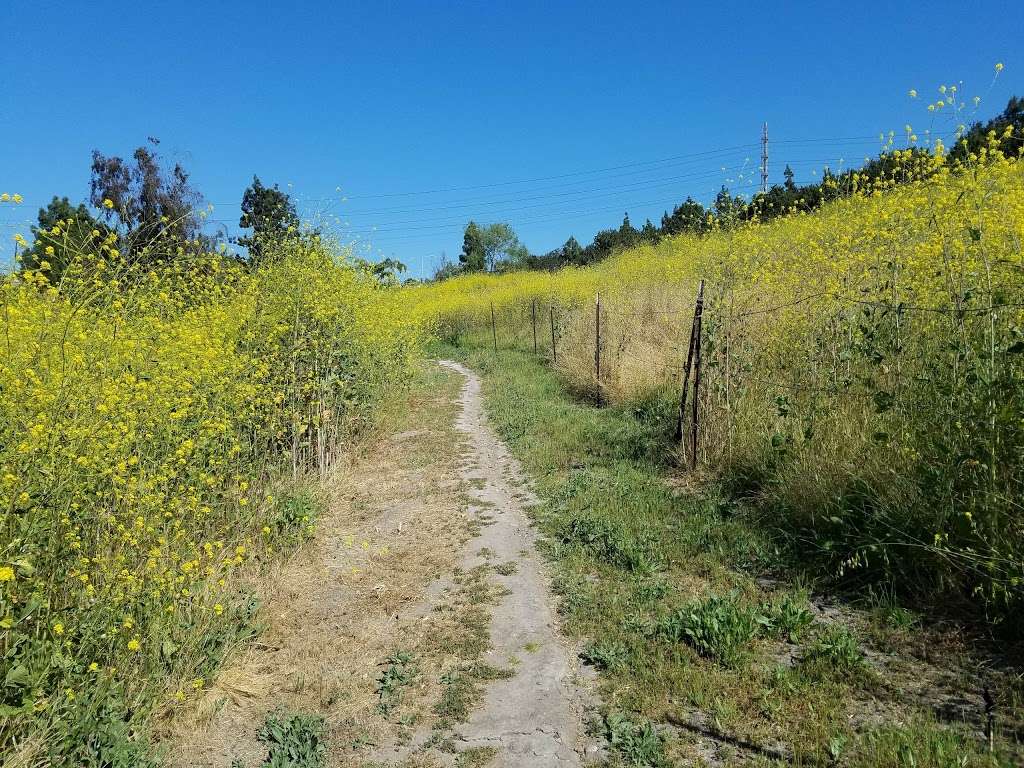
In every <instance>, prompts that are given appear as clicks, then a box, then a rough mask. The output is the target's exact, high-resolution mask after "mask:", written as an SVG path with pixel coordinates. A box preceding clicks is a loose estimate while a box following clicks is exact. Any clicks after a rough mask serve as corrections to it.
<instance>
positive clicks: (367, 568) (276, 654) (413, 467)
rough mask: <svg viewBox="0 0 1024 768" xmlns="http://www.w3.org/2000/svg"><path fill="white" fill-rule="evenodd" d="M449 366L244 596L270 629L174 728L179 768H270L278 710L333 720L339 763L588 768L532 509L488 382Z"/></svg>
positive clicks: (407, 767) (571, 659) (342, 473)
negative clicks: (487, 412) (272, 716)
mask: <svg viewBox="0 0 1024 768" xmlns="http://www.w3.org/2000/svg"><path fill="white" fill-rule="evenodd" d="M441 365H442V368H434V369H433V370H432V371H431V372H429V373H428V374H427V376H428V380H427V381H426V382H425V384H424V385H423V386H422V387H419V388H417V390H416V391H415V392H413V393H412V395H411V396H410V400H409V402H408V403H407V405H406V408H404V409H403V412H404V415H403V416H402V418H401V419H400V420H399V422H398V423H397V424H396V425H395V430H394V434H392V435H391V436H383V437H382V439H381V440H380V441H379V442H376V443H375V444H374V445H372V446H370V447H368V448H366V449H364V450H363V451H362V452H360V453H359V454H357V455H354V456H352V457H351V458H350V459H349V460H347V461H346V463H345V464H344V465H343V466H339V467H337V468H336V469H335V470H334V472H333V474H332V477H331V478H330V479H329V481H328V483H327V487H326V489H325V492H326V493H327V494H328V499H327V501H328V504H327V509H326V510H325V513H324V515H323V517H322V519H321V520H320V521H319V523H318V525H317V532H316V535H315V537H314V539H313V540H312V541H310V542H308V543H307V544H306V545H304V546H303V547H302V548H301V549H300V550H299V551H298V552H296V553H295V555H294V556H293V557H291V558H290V559H288V560H286V561H284V562H283V563H280V564H279V565H278V566H276V567H275V568H273V569H272V570H271V572H269V573H265V574H263V575H262V576H258V577H256V579H255V581H254V583H253V584H252V585H250V586H251V588H252V589H253V590H254V591H255V593H256V594H257V595H259V597H260V599H261V601H262V603H263V606H264V607H263V609H261V611H260V617H261V621H262V622H263V623H264V624H266V625H267V629H266V631H265V632H264V633H263V634H262V635H261V636H260V637H259V638H258V639H257V640H256V641H255V642H254V643H252V644H251V646H249V647H248V648H247V649H245V650H243V651H242V652H240V653H239V654H237V655H235V656H234V657H233V658H232V660H231V661H230V662H229V663H228V665H227V666H226V667H225V668H224V669H222V670H221V672H220V673H219V674H218V676H217V678H216V680H215V681H213V683H212V685H211V686H210V687H209V688H208V689H207V690H206V691H205V692H204V694H203V695H202V697H200V698H199V699H198V700H197V701H195V702H193V703H191V704H190V705H189V706H186V707H183V708H182V709H181V710H180V711H177V712H175V713H172V714H173V717H170V718H169V719H168V720H167V721H166V722H165V723H164V724H163V726H162V730H163V732H164V742H165V745H166V747H167V749H168V752H167V763H168V764H169V765H170V766H180V767H181V768H185V766H190V767H196V766H200V767H203V768H231V767H232V766H244V768H259V766H261V765H262V764H263V762H264V760H265V759H266V756H267V751H268V747H267V744H266V743H265V742H263V741H261V740H260V738H259V737H258V733H259V730H260V727H261V726H262V724H263V721H264V718H265V717H266V716H267V715H268V713H271V712H274V711H275V710H279V709H280V710H283V711H285V712H302V713H312V714H318V715H322V716H323V718H324V721H325V724H326V726H327V729H328V739H327V743H328V754H327V763H328V765H329V766H330V767H331V768H350V767H351V768H355V767H356V766H360V767H363V768H365V767H366V766H380V765H386V766H394V767H395V768H399V767H401V768H413V767H415V768H426V767H428V766H431V767H434V768H440V767H442V766H453V765H459V766H462V765H473V766H484V765H487V766H491V767H492V768H504V767H508V768H513V767H514V768H527V766H529V767H530V768H544V767H545V766H579V765H581V762H582V761H581V757H580V756H581V755H582V754H584V742H583V727H582V724H581V723H582V720H583V712H584V709H585V705H586V701H587V700H586V699H585V698H584V695H583V693H582V691H583V690H584V688H580V687H577V686H576V685H575V680H576V677H575V672H576V668H575V659H576V656H575V654H574V653H573V652H571V651H570V650H569V649H568V648H567V647H566V645H565V643H564V640H563V639H562V638H561V636H560V635H559V632H558V627H557V623H556V614H555V610H554V607H553V605H552V600H551V597H550V595H549V594H548V591H547V579H546V577H545V575H544V569H543V563H542V562H541V561H540V558H539V557H538V555H537V553H536V550H535V547H534V544H535V539H536V534H535V532H534V531H533V529H532V528H531V527H530V523H529V521H528V519H527V515H526V509H527V508H528V506H529V505H530V504H531V503H533V502H534V500H533V497H532V495H531V494H530V493H529V491H528V490H527V489H526V487H525V484H524V481H523V478H522V475H521V471H520V469H519V467H518V464H517V462H516V461H515V460H514V459H513V458H512V457H511V456H510V455H509V454H508V452H507V450H506V449H505V447H504V445H503V444H502V443H501V442H500V441H499V440H498V438H497V437H496V435H495V434H494V432H493V431H492V430H491V429H490V428H489V427H488V426H487V425H486V423H485V418H484V415H483V408H482V404H481V400H480V381H479V379H478V378H477V377H476V376H475V375H474V374H472V373H471V372H469V371H467V370H466V369H465V368H463V367H462V366H460V365H458V364H456V363H451V362H443V363H442V364H441ZM398 654H405V656H404V657H403V658H408V659H411V661H409V663H408V667H407V668H406V667H403V668H401V669H397V668H394V667H393V662H394V660H395V659H396V657H397V655H398ZM389 664H392V669H391V671H392V672H395V673H396V675H397V676H392V683H393V684H394V685H393V689H394V690H390V689H389V692H387V693H385V692H383V691H382V683H381V681H382V680H383V679H384V678H385V677H387V672H386V670H388V667H389ZM406 670H411V672H410V674H408V675H405V671H406ZM399 672H401V675H398V673H399ZM399 677H400V678H401V679H399ZM453 681H456V683H458V684H453ZM459 681H461V682H459ZM460 685H461V687H460ZM460 697H461V698H460ZM385 705H386V706H385Z"/></svg>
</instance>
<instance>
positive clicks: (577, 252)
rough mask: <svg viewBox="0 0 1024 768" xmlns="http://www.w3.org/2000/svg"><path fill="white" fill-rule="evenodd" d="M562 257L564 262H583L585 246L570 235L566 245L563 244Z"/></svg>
mask: <svg viewBox="0 0 1024 768" xmlns="http://www.w3.org/2000/svg"><path fill="white" fill-rule="evenodd" d="M561 258H562V262H563V263H564V264H582V263H583V246H581V245H580V244H579V241H578V240H577V239H576V238H575V237H573V236H572V235H570V236H569V239H568V240H566V241H565V245H563V246H562V253H561Z"/></svg>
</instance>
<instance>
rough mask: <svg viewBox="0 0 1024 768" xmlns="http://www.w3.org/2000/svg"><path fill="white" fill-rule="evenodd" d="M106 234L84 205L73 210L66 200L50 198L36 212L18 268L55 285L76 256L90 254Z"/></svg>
mask: <svg viewBox="0 0 1024 768" xmlns="http://www.w3.org/2000/svg"><path fill="white" fill-rule="evenodd" d="M93 233H95V234H93ZM108 234H110V229H109V228H108V227H107V225H106V224H104V223H103V222H101V221H100V220H98V219H97V218H95V217H94V216H93V215H92V213H90V212H89V209H88V208H86V207H85V204H84V203H79V204H78V205H77V206H74V205H72V204H71V202H70V201H69V200H68V199H67V198H66V197H54V198H53V200H51V201H50V204H49V205H47V206H46V208H40V209H39V215H38V217H37V223H36V224H33V225H32V237H33V242H32V246H31V247H30V248H29V249H28V250H26V251H24V252H23V253H22V255H21V263H22V266H23V267H24V268H25V269H39V270H42V271H44V272H45V273H46V275H47V277H48V278H49V280H50V283H51V284H57V283H59V282H60V279H61V277H62V276H63V274H64V270H65V269H66V268H67V266H68V264H69V263H71V260H72V259H73V258H74V257H75V255H76V254H85V253H89V252H93V251H94V250H95V249H96V248H97V247H98V245H99V243H100V242H102V240H103V239H104V238H105V237H107V235H108Z"/></svg>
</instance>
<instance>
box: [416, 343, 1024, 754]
mask: <svg viewBox="0 0 1024 768" xmlns="http://www.w3.org/2000/svg"><path fill="white" fill-rule="evenodd" d="M436 352H437V354H438V356H442V357H449V358H455V359H460V360H463V361H464V362H466V363H468V364H469V365H470V366H471V367H472V368H473V369H474V370H475V371H477V372H479V373H480V374H481V375H482V378H483V393H484V397H485V404H486V408H487V412H488V416H489V419H490V420H491V423H492V425H493V426H494V428H495V429H496V430H497V431H498V433H499V434H500V435H501V437H502V438H503V439H504V440H505V441H506V442H507V444H508V445H509V447H510V449H511V451H512V452H513V453H514V454H515V455H516V456H517V458H518V459H519V460H520V461H521V462H522V464H523V467H524V469H525V470H526V471H527V473H528V474H529V475H530V476H531V478H532V479H533V481H534V483H535V486H536V490H537V492H538V494H539V496H540V498H541V500H542V505H541V506H540V507H539V508H537V510H536V512H535V514H536V517H537V520H538V522H539V525H540V528H541V530H542V532H543V534H544V537H543V542H542V547H543V548H544V551H545V553H546V554H547V555H548V556H549V557H550V558H551V560H552V561H553V562H554V566H555V567H554V569H553V573H554V583H555V589H556V591H557V593H558V595H559V598H560V611H561V613H562V624H563V628H564V630H565V631H566V632H567V633H568V634H569V635H570V636H572V637H574V638H577V639H579V640H581V641H582V646H583V647H584V649H585V650H584V652H583V654H582V657H583V659H584V661H585V662H587V663H590V664H592V665H593V666H595V667H597V668H598V669H599V670H601V677H600V680H601V693H602V694H603V700H604V701H606V702H614V705H615V708H614V710H609V711H607V712H606V713H605V723H604V731H605V735H606V736H607V737H608V738H609V740H610V742H611V746H612V748H611V750H610V760H611V764H614V765H636V766H645V765H646V766H659V765H662V764H675V763H678V762H682V761H684V760H688V759H691V758H693V757H694V755H699V754H700V749H699V746H700V744H704V745H706V744H707V743H708V740H709V739H710V740H712V742H713V743H714V744H716V745H717V747H716V749H718V750H719V751H718V755H719V756H720V757H722V758H723V759H725V762H726V764H729V763H730V762H731V761H733V760H735V761H737V762H742V760H744V759H749V758H756V762H757V763H758V764H764V765H784V764H785V765H789V764H793V765H831V764H835V761H836V760H838V759H840V758H839V757H837V756H838V755H841V756H842V757H841V759H842V764H844V765H850V766H865V767H866V766H869V765H874V764H875V763H873V762H871V761H872V760H874V759H875V758H876V756H877V753H878V750H880V749H882V748H883V747H882V746H880V745H883V744H889V743H895V742H896V741H898V740H899V739H903V740H907V741H908V742H909V744H910V746H909V747H906V746H904V747H900V749H903V751H904V752H906V753H907V754H911V755H914V756H915V757H914V759H917V757H916V756H917V755H921V756H923V757H924V758H925V759H926V760H928V759H931V758H930V757H927V756H930V755H935V754H946V753H948V751H949V749H948V746H943V745H948V744H952V743H956V744H958V745H960V748H961V750H962V751H961V754H962V755H963V758H964V761H965V762H964V763H963V764H964V765H983V766H990V765H1001V764H1006V765H1009V764H1012V763H1013V759H1012V758H1006V759H1004V760H1003V761H1002V762H1000V760H999V758H998V757H995V756H993V757H990V756H988V755H987V754H985V750H984V745H983V744H982V743H981V741H980V739H979V738H977V736H975V735H964V734H963V733H961V731H960V730H959V729H957V728H955V727H952V728H951V727H946V726H942V727H940V726H939V725H937V724H931V725H929V726H928V727H923V726H922V727H919V728H918V727H915V728H909V729H903V730H898V729H897V730H893V728H895V726H894V725H893V726H890V725H887V724H883V726H881V727H870V726H868V725H866V724H862V725H856V723H858V722H862V723H867V722H870V719H869V718H861V717H860V716H859V715H860V713H859V711H858V709H857V707H858V705H857V702H863V701H872V700H874V699H879V700H880V701H881V703H880V704H879V707H880V708H881V710H882V711H883V712H886V713H889V712H891V713H897V712H898V713H899V716H900V717H904V718H905V717H908V716H913V718H915V720H914V722H920V723H931V722H932V721H931V720H930V717H931V716H930V714H929V713H928V712H927V711H921V712H917V710H916V709H914V707H913V706H912V705H910V704H908V703H906V702H903V701H901V700H900V699H899V691H898V690H895V689H893V688H892V687H891V686H889V687H887V686H886V684H885V681H880V680H879V679H878V676H877V675H876V674H873V673H872V672H871V670H870V667H869V665H868V663H867V661H866V660H865V655H864V653H863V651H862V649H861V643H862V641H863V640H864V638H861V637H859V635H860V633H861V632H864V631H866V630H865V628H864V627H863V626H861V625H859V624H858V625H857V626H852V627H850V628H846V627H837V628H830V625H825V624H823V623H821V622H817V621H815V619H814V615H813V613H812V611H811V608H810V605H809V603H808V599H807V596H806V591H805V590H804V587H805V585H808V583H809V582H808V579H807V575H806V574H805V573H800V572H798V571H796V570H794V569H793V567H792V566H793V560H792V558H793V555H794V553H799V548H798V547H795V546H793V542H792V541H790V540H787V538H786V534H785V533H784V532H780V531H778V530H777V529H773V528H772V527H770V526H769V525H768V524H767V523H766V522H765V521H764V520H762V519H761V518H760V517H759V516H758V515H757V513H756V510H754V509H752V508H750V507H747V506H745V505H741V504H737V503H734V502H733V501H732V500H731V499H729V498H728V497H726V496H725V494H724V492H722V491H718V490H716V489H714V488H704V489H702V490H700V491H699V492H698V491H694V490H689V491H680V490H679V489H678V488H677V487H675V486H674V484H673V483H670V482H668V480H669V478H670V476H671V475H672V474H673V473H675V474H678V471H677V470H676V469H675V468H674V467H673V466H672V457H673V455H674V451H673V450H672V449H673V446H672V445H671V442H670V439H671V429H670V428H668V426H667V424H666V419H670V417H671V414H670V413H668V412H667V410H666V409H664V408H659V407H656V406H655V405H651V404H650V403H646V404H639V405H635V406H622V407H598V406H596V405H595V404H593V403H590V402H586V401H584V400H581V399H579V398H578V397H574V396H573V395H572V394H571V393H569V392H567V391H566V390H565V389H564V387H563V386H562V384H561V382H560V381H559V379H558V378H557V376H556V375H555V374H554V373H553V372H551V371H550V370H549V369H548V367H547V366H546V365H545V364H543V362H542V361H540V360H538V359H537V358H535V357H533V356H532V355H531V354H528V353H521V352H513V351H502V352H500V353H499V354H497V355H495V354H494V352H493V350H489V349H486V348H464V347H463V348H458V347H451V346H445V347H438V349H437V350H436ZM767 573H770V574H772V575H773V577H774V578H775V581H773V582H759V581H758V578H759V577H761V576H763V575H765V574H767ZM788 573H792V574H793V576H792V578H790V577H788V576H786V574H788ZM766 585H767V586H766ZM811 585H812V586H813V582H812V583H811ZM863 613H864V615H865V616H866V617H868V619H869V620H871V617H872V616H876V615H877V616H881V615H882V614H881V613H880V612H875V613H872V612H870V611H865V612H863ZM885 615H886V616H887V617H889V619H888V620H890V621H892V622H893V623H894V624H897V625H899V626H900V627H903V626H905V625H906V624H907V621H906V619H905V614H904V613H900V612H899V611H895V612H894V610H889V611H887V612H886V613H885ZM880 620H881V619H878V621H880ZM876 623H877V622H876ZM868 626H869V627H870V626H873V625H870V624H869V625H868ZM869 634H870V632H869ZM908 713H909V714H908ZM885 716H886V717H888V716H889V715H888V714H887V715H885ZM893 716H895V715H893ZM883 719H884V718H883ZM901 722H905V719H904V720H902V721H901ZM652 724H654V725H652ZM666 724H667V725H666ZM698 742H700V744H698ZM901 743H902V742H901ZM908 750H909V751H908ZM893 764H894V765H895V764H899V765H903V764H906V765H911V764H913V763H893ZM918 764H920V765H926V764H927V765H931V764H935V765H943V766H944V765H945V763H943V762H934V761H933V762H927V761H926V762H919V763H918Z"/></svg>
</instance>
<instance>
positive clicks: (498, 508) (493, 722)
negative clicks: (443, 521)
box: [441, 360, 584, 768]
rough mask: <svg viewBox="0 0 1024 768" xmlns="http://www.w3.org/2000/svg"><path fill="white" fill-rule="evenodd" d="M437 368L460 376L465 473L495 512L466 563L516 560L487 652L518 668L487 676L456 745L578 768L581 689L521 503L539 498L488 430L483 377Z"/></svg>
mask: <svg viewBox="0 0 1024 768" xmlns="http://www.w3.org/2000/svg"><path fill="white" fill-rule="evenodd" d="M441 365H442V366H444V367H446V368H448V369H450V370H453V371H457V372H458V373H460V374H461V375H462V376H464V377H465V379H466V381H465V384H464V386H463V388H462V393H461V395H460V398H459V402H460V405H461V408H462V410H461V413H460V415H459V417H458V419H457V420H456V427H457V428H458V429H459V430H460V431H461V432H463V433H464V434H466V435H467V436H468V438H469V450H468V453H467V456H466V464H465V465H464V466H463V468H462V473H463V477H464V478H465V479H466V480H468V481H470V482H471V483H472V484H473V485H474V486H475V490H474V491H472V492H471V495H472V496H474V497H475V498H476V499H477V500H478V501H479V502H480V503H481V504H482V505H483V506H484V507H485V508H489V509H490V510H491V512H492V514H493V520H494V522H493V524H491V525H489V526H487V527H485V528H484V529H483V530H482V532H481V534H480V536H479V537H478V538H476V539H474V540H473V541H472V542H470V544H469V550H470V551H469V552H467V553H466V560H465V562H466V564H467V565H472V564H473V561H474V560H477V561H478V560H479V558H482V557H487V558H489V557H494V558H495V559H496V560H497V561H500V562H512V563H515V564H516V569H515V571H514V572H512V573H509V574H507V575H504V576H502V577H500V578H501V583H502V586H504V587H505V588H506V590H507V593H506V594H505V595H504V597H503V598H502V599H501V602H500V603H499V604H498V605H497V606H496V607H495V608H494V612H493V614H492V619H491V646H492V647H491V650H490V651H489V652H488V653H487V654H486V656H485V658H486V660H487V662H488V663H490V664H493V665H495V666H500V665H503V664H508V663H509V660H510V659H514V660H517V663H515V670H516V673H515V675H513V676H512V677H510V678H509V679H507V680H499V681H496V682H492V683H491V684H490V686H489V688H488V689H487V691H486V694H485V697H484V701H483V704H482V706H481V707H480V708H479V709H477V711H476V712H474V713H473V714H472V716H471V717H470V719H469V722H468V723H466V724H465V725H464V726H462V727H461V728H460V729H459V737H460V738H459V740H458V742H457V744H458V745H459V746H462V747H465V748H471V747H492V748H495V749H497V750H498V752H497V755H496V757H495V762H494V763H493V764H494V765H496V766H509V767H510V768H511V766H536V767H537V768H540V767H542V766H556V765H557V766H578V765H580V764H581V761H580V757H579V751H578V750H580V749H581V748H582V744H583V734H582V728H581V721H582V712H583V709H584V694H583V691H582V689H581V688H580V687H579V686H577V685H576V683H575V672H576V667H575V663H574V661H575V656H574V654H571V653H570V652H569V651H568V649H567V648H566V645H565V642H564V640H563V639H562V637H561V635H560V633H559V631H558V625H557V621H556V614H555V610H554V606H553V605H552V601H551V597H550V595H549V593H548V588H547V579H546V578H545V576H544V572H543V565H542V563H541V561H540V558H539V556H538V555H537V551H536V549H535V543H536V538H537V535H536V533H535V531H534V530H533V528H532V527H531V525H530V522H529V519H528V518H527V515H526V508H527V507H528V506H529V505H531V504H534V503H536V500H535V499H534V498H533V496H532V494H531V493H530V492H529V491H528V490H527V489H526V488H525V486H524V483H523V476H522V471H521V469H520V468H519V464H518V462H517V461H516V460H515V459H514V458H513V457H512V456H511V455H510V454H509V452H508V450H507V449H506V448H505V445H504V444H503V443H502V442H501V441H500V440H499V439H498V437H497V435H495V434H494V432H493V431H492V430H491V428H490V427H489V426H487V423H486V418H485V416H484V412H483V406H482V403H481V398H480V379H479V378H478V377H477V376H476V375H475V374H474V373H472V372H471V371H469V370H468V369H466V368H465V367H463V366H462V365H459V364H458V363H454V362H451V361H447V360H446V361H442V362H441Z"/></svg>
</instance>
